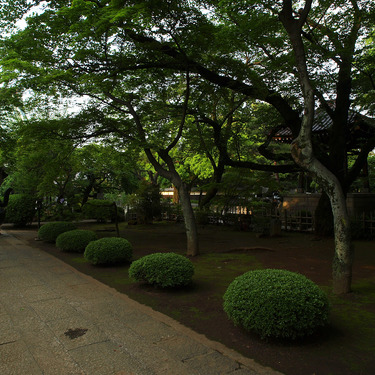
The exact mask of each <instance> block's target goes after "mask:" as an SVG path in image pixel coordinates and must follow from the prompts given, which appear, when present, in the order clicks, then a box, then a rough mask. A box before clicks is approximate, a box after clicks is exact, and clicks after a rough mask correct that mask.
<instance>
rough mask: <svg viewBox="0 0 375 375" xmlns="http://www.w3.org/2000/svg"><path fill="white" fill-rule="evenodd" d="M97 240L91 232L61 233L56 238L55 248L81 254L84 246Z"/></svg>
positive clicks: (72, 231)
mask: <svg viewBox="0 0 375 375" xmlns="http://www.w3.org/2000/svg"><path fill="white" fill-rule="evenodd" d="M97 239H98V237H97V235H96V233H95V232H94V231H92V230H83V229H75V230H70V231H68V232H64V233H61V234H60V235H59V236H58V237H57V238H56V246H57V247H58V248H59V249H60V250H62V251H68V252H76V253H83V252H84V251H85V249H86V246H87V245H88V244H89V243H90V242H91V241H95V240H97Z"/></svg>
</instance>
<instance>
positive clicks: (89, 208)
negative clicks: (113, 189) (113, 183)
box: [82, 199, 115, 222]
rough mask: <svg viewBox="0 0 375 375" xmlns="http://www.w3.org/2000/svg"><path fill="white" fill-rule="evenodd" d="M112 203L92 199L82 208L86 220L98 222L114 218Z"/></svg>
mask: <svg viewBox="0 0 375 375" xmlns="http://www.w3.org/2000/svg"><path fill="white" fill-rule="evenodd" d="M114 210H115V207H114V205H113V202H111V201H109V200H104V199H92V200H90V201H88V202H87V203H85V204H84V206H83V207H82V212H83V215H84V217H85V218H86V219H95V220H97V221H98V222H105V221H107V220H111V219H112V218H113V216H114Z"/></svg>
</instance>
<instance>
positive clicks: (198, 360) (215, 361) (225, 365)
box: [184, 351, 240, 375]
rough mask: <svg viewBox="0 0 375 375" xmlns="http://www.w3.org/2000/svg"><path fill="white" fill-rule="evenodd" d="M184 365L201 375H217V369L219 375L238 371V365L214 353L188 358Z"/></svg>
mask: <svg viewBox="0 0 375 375" xmlns="http://www.w3.org/2000/svg"><path fill="white" fill-rule="evenodd" d="M184 363H185V364H186V365H187V366H189V367H190V368H192V369H194V370H196V371H197V372H198V373H199V374H202V375H217V374H218V369H220V370H219V371H220V374H228V373H230V372H233V371H237V370H239V369H240V364H239V363H236V362H235V361H233V360H232V359H229V358H228V357H224V356H223V355H222V354H220V353H218V352H216V351H214V352H210V353H207V354H204V355H199V356H195V357H192V358H189V359H187V360H185V361H184Z"/></svg>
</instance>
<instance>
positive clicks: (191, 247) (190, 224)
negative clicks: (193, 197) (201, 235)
mask: <svg viewBox="0 0 375 375" xmlns="http://www.w3.org/2000/svg"><path fill="white" fill-rule="evenodd" d="M178 193H179V197H180V203H181V209H182V213H183V215H184V223H185V230H186V239H187V249H186V255H188V256H192V257H193V256H196V255H198V254H199V242H198V229H197V225H196V220H195V215H194V211H193V207H192V206H191V201H190V194H189V190H188V188H187V186H186V184H185V183H183V182H182V183H181V185H180V186H178Z"/></svg>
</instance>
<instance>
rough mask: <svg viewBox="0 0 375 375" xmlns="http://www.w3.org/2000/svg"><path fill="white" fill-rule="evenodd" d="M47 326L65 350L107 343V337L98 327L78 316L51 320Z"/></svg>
mask: <svg viewBox="0 0 375 375" xmlns="http://www.w3.org/2000/svg"><path fill="white" fill-rule="evenodd" d="M47 324H48V326H49V328H50V329H51V330H52V331H53V332H54V334H55V335H56V337H57V338H58V340H59V341H60V342H61V344H62V345H63V346H64V347H65V348H66V349H67V350H71V349H75V348H78V347H81V346H87V345H92V344H95V343H99V342H104V341H108V337H107V335H106V334H105V333H104V332H103V331H102V330H101V329H100V328H99V327H98V326H96V325H95V324H93V323H92V322H90V321H88V320H86V319H84V318H83V317H80V316H70V317H69V318H66V319H61V320H53V321H50V322H48V323H47Z"/></svg>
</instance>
